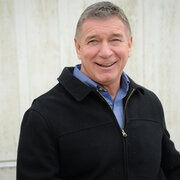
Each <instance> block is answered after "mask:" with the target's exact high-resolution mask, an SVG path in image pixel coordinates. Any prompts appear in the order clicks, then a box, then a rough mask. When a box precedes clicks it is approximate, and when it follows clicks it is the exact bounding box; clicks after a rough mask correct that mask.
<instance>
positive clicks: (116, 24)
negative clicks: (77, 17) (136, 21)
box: [81, 17, 127, 38]
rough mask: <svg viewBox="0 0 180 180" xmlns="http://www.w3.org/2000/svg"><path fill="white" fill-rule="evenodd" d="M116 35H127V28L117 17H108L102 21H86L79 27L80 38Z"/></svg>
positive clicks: (93, 19) (91, 19) (92, 19)
mask: <svg viewBox="0 0 180 180" xmlns="http://www.w3.org/2000/svg"><path fill="white" fill-rule="evenodd" d="M103 34H105V35H117V34H121V35H123V34H127V28H126V27H125V25H124V23H123V22H122V21H121V19H120V18H119V17H110V18H103V19H95V18H89V19H86V20H85V21H84V22H83V24H82V27H81V37H82V38H86V37H87V36H94V35H103Z"/></svg>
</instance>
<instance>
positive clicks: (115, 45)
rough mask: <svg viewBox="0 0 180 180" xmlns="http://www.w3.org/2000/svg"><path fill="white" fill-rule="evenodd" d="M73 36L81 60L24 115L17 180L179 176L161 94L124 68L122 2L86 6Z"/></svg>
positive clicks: (127, 44) (127, 35) (126, 47)
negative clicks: (141, 82)
mask: <svg viewBox="0 0 180 180" xmlns="http://www.w3.org/2000/svg"><path fill="white" fill-rule="evenodd" d="M74 40H75V48H76V52H77V55H78V58H79V59H80V61H81V64H79V65H77V66H76V67H66V68H65V69H64V70H63V72H62V74H61V75H60V77H59V78H58V80H59V83H58V84H57V85H56V86H55V87H54V88H53V89H51V90H50V91H49V92H47V93H46V94H44V95H42V96H41V97H39V98H37V99H36V100H35V101H34V102H33V104H32V106H31V107H30V109H29V110H28V111H27V112H26V113H25V115H24V118H23V122H22V127H21V134H20V140H19V148H18V160H17V180H179V179H180V154H179V152H177V150H176V149H175V147H174V144H173V142H172V141H171V140H170V136H169V133H168V131H167V129H166V126H165V120H164V115H163V109H162V106H161V103H160V101H159V99H158V98H157V97H156V95H155V94H154V93H153V92H151V91H149V90H147V89H145V88H144V87H142V86H139V85H137V84H136V83H135V82H134V81H133V80H131V79H130V77H128V76H127V75H126V73H125V72H124V71H123V69H124V67H125V65H126V63H127V61H128V58H129V57H130V56H131V47H132V35H131V28H130V25H129V22H128V19H127V18H126V16H125V14H124V12H123V11H122V9H120V8H119V7H118V6H116V5H114V4H112V3H110V2H99V3H95V4H93V5H91V6H89V7H88V8H87V9H86V10H85V11H84V12H83V13H82V15H81V17H80V19H79V21H78V24H77V28H76V35H75V39H74Z"/></svg>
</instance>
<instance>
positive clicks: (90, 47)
mask: <svg viewBox="0 0 180 180" xmlns="http://www.w3.org/2000/svg"><path fill="white" fill-rule="evenodd" d="M131 45H132V37H130V38H129V37H128V31H127V29H126V27H125V25H124V24H123V23H122V22H121V20H120V19H119V18H118V17H111V18H106V19H98V20H97V19H93V18H90V19H87V20H85V21H84V23H83V24H82V28H81V32H80V36H79V38H78V39H76V38H75V46H76V52H77V55H78V58H79V59H80V60H81V64H82V65H81V71H82V72H83V73H84V74H86V75H87V76H88V77H89V78H91V79H92V80H94V81H95V82H97V83H98V84H100V85H102V86H103V87H105V86H111V85H113V84H116V83H118V84H119V82H120V77H121V74H122V71H123V69H124V67H125V65H126V63H127V60H128V58H129V57H130V55H131Z"/></svg>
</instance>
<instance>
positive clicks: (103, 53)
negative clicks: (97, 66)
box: [99, 42, 113, 59]
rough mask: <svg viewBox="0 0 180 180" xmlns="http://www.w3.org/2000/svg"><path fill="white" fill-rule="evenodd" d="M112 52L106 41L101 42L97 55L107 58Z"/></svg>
mask: <svg viewBox="0 0 180 180" xmlns="http://www.w3.org/2000/svg"><path fill="white" fill-rule="evenodd" d="M112 53H113V52H112V50H111V48H110V45H109V44H108V42H102V44H101V47H100V51H99V56H100V57H102V58H104V59H105V58H109V57H110V56H111V55H112Z"/></svg>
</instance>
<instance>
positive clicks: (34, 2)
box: [0, 0, 180, 180]
mask: <svg viewBox="0 0 180 180" xmlns="http://www.w3.org/2000/svg"><path fill="white" fill-rule="evenodd" d="M94 2H97V0H0V179H1V180H15V165H16V150H17V144H18V137H19V129H20V123H21V120H22V116H23V114H24V112H25V110H26V109H27V108H28V107H29V106H30V105H31V102H32V100H33V99H34V98H35V97H37V96H39V95H40V94H42V93H44V92H46V91H47V90H48V89H49V88H51V87H52V86H53V85H55V84H56V83H57V80H56V78H57V77H58V75H59V74H60V72H61V70H62V69H63V67H64V66H70V65H75V64H77V63H79V61H78V59H77V57H76V54H75V49H74V42H73V37H74V33H75V25H76V22H77V19H78V17H79V15H80V14H81V12H82V11H83V10H84V8H85V7H87V6H88V5H90V4H92V3H94ZM112 2H114V3H116V4H117V5H120V6H121V7H122V8H123V9H124V10H125V12H126V14H127V16H128V17H129V20H130V23H131V26H132V32H133V36H134V44H133V52H132V57H131V58H130V59H129V62H128V65H127V68H126V72H127V73H128V74H129V75H130V76H131V77H132V78H133V79H134V80H136V82H138V83H140V84H142V85H144V86H146V87H147V88H149V89H151V90H153V91H154V92H155V93H156V94H157V95H158V96H159V98H160V99H161V101H162V104H163V106H164V111H165V116H166V122H167V127H168V129H169V131H170V133H171V138H172V139H173V141H174V142H175V143H176V147H177V149H178V150H180V120H179V118H180V111H179V107H180V93H179V88H180V81H179V77H180V70H179V68H180V60H179V56H180V23H179V20H180V1H179V0H158V1H157V0H112Z"/></svg>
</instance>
